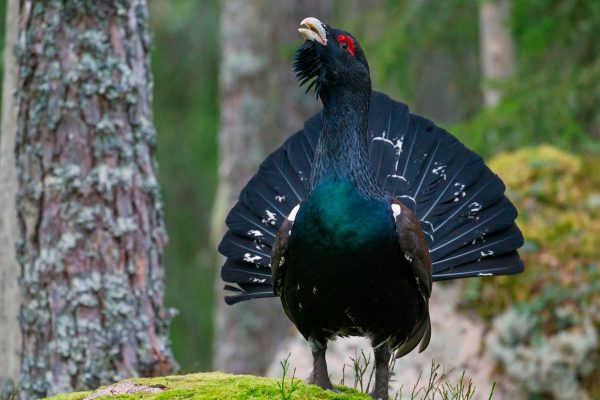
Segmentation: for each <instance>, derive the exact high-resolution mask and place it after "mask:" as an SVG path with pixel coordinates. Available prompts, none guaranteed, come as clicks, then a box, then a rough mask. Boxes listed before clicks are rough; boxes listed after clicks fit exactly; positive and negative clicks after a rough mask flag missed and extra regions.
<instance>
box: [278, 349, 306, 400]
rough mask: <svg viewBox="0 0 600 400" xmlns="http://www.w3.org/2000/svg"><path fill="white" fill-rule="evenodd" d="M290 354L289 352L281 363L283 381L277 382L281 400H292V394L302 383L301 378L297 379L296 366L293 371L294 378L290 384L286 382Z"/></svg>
mask: <svg viewBox="0 0 600 400" xmlns="http://www.w3.org/2000/svg"><path fill="white" fill-rule="evenodd" d="M290 355H291V353H289V354H288V355H287V357H286V358H285V360H283V361H281V362H280V365H281V381H278V382H277V387H278V388H279V395H280V398H281V400H290V399H291V398H292V394H294V392H295V391H296V390H297V389H298V385H299V384H300V379H295V377H296V368H294V372H293V373H292V380H291V382H290V384H289V385H287V384H286V382H285V379H286V377H287V373H288V370H289V368H290V363H289V360H290Z"/></svg>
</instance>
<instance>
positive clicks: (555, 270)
mask: <svg viewBox="0 0 600 400" xmlns="http://www.w3.org/2000/svg"><path fill="white" fill-rule="evenodd" d="M225 3H226V2H220V1H215V0H202V1H195V0H176V1H168V0H150V1H149V7H150V15H151V25H152V31H153V35H154V50H153V54H152V66H153V71H154V79H155V87H154V122H155V125H156V129H157V131H158V139H159V143H158V159H159V165H160V170H159V173H160V183H161V187H162V191H163V199H164V202H165V210H166V214H165V215H166V224H167V230H168V232H169V236H170V242H169V245H168V247H167V248H166V253H165V260H164V261H165V265H166V278H167V291H166V304H167V306H168V307H173V308H176V309H178V310H179V314H178V316H177V317H175V318H174V319H173V321H172V325H171V340H172V343H173V351H174V354H175V357H176V359H177V360H178V362H179V364H180V366H181V369H182V372H191V371H204V370H210V369H212V368H213V364H212V349H213V344H214V343H213V339H214V338H213V331H214V327H213V321H214V318H215V311H214V310H215V309H216V308H215V290H214V288H215V279H216V278H217V277H218V271H219V265H220V259H219V258H218V256H217V255H216V252H215V239H214V237H215V234H213V233H212V231H211V230H213V229H216V230H217V231H218V230H219V229H223V226H220V227H219V226H216V227H213V226H212V220H213V215H214V211H213V210H214V204H213V202H214V199H215V196H216V190H217V184H218V174H217V165H218V135H219V121H220V116H219V111H220V106H219V104H220V98H219V96H220V93H219V78H220V73H221V72H222V71H223V67H222V65H221V60H222V58H221V49H222V43H221V40H222V37H221V34H220V32H221V26H220V24H221V21H223V20H224V18H226V17H227V16H226V15H225V16H224V15H223V9H224V4H225ZM480 3H481V2H479V1H475V0H456V1H452V2H428V1H417V0H402V1H386V0H371V1H356V0H352V1H339V0H338V1H330V2H328V4H330V13H331V17H330V18H329V19H328V20H327V21H326V22H328V23H330V24H331V25H333V26H336V27H340V28H343V29H345V30H347V31H350V32H352V33H353V34H354V36H356V37H357V38H358V39H359V40H360V42H361V45H362V47H363V48H364V50H365V53H366V54H367V56H368V60H369V64H370V67H371V73H372V78H373V82H374V89H376V90H381V91H384V92H386V93H387V94H389V95H390V96H392V97H394V98H396V99H398V100H401V101H403V102H406V103H408V104H409V105H410V106H411V108H412V110H413V112H415V113H418V114H421V115H425V116H427V117H428V118H431V119H433V120H434V121H436V122H437V123H438V124H441V125H442V126H444V127H446V128H448V129H449V130H450V131H451V132H453V133H454V134H456V135H457V136H458V137H459V138H460V139H461V140H462V141H464V142H465V143H466V144H467V145H468V146H470V147H471V148H472V149H474V150H475V151H477V152H479V153H480V154H482V155H484V157H485V158H486V159H488V160H489V159H490V158H492V157H493V156H495V155H497V154H499V153H502V152H505V151H510V150H517V149H521V148H525V147H526V148H528V150H523V151H524V152H523V151H522V152H520V153H512V157H513V158H496V159H495V160H496V165H498V167H497V168H499V169H500V170H501V171H500V172H499V173H500V175H502V177H503V178H504V179H505V180H509V181H511V182H513V186H511V184H510V183H509V189H510V190H512V191H509V193H511V194H512V198H513V199H514V200H515V201H516V202H517V203H518V205H519V207H520V211H521V214H522V216H521V217H520V224H521V226H522V227H523V226H525V227H524V232H525V236H526V239H527V243H526V245H525V249H524V251H525V252H524V256H525V258H526V260H527V262H528V266H529V269H528V272H527V273H526V274H524V275H521V276H520V277H519V278H516V279H517V280H518V282H517V283H515V281H510V280H506V279H502V278H501V279H497V280H496V281H493V283H491V284H489V285H487V282H492V281H487V280H486V281H485V282H486V285H485V287H484V286H483V284H482V282H483V281H482V280H477V281H469V282H467V283H464V284H463V285H465V288H464V291H463V293H464V296H463V298H462V300H461V302H462V303H461V304H462V305H463V308H464V310H465V312H470V313H477V315H478V316H479V317H480V318H482V319H483V320H484V321H487V323H489V324H490V325H489V326H492V325H493V323H494V318H495V317H496V316H498V315H500V314H501V313H504V312H505V311H506V310H507V309H509V308H510V307H511V305H513V304H514V303H516V307H517V309H520V310H523V309H525V310H529V311H528V312H530V313H532V314H533V315H541V317H540V322H539V324H538V325H536V329H537V330H535V331H534V333H535V335H537V336H536V338H537V339H536V340H538V341H543V338H544V337H546V336H548V337H549V336H551V335H554V334H556V333H557V332H560V331H565V330H568V329H570V328H571V327H573V326H575V327H576V326H583V325H584V323H586V324H587V323H588V321H591V322H590V323H591V324H592V326H593V331H595V332H596V336H597V332H598V331H600V322H599V321H600V311H599V310H598V307H599V306H598V293H599V292H600V289H599V288H598V285H597V284H595V283H594V282H598V261H597V260H598V256H600V243H598V242H599V241H600V239H598V238H600V226H598V223H594V222H593V221H594V219H596V218H595V217H597V216H598V215H597V214H600V212H599V211H598V207H600V200H599V199H600V186H599V184H600V182H598V179H595V178H594V177H595V175H597V174H598V172H597V171H598V168H594V166H595V165H598V166H600V163H597V158H598V157H597V152H598V150H599V149H600V147H599V145H598V139H599V138H600V40H598V38H600V2H597V1H584V0H573V1H559V0H513V1H512V2H511V8H510V11H509V13H508V17H509V23H508V25H509V32H510V37H511V40H512V42H513V45H514V49H515V59H514V72H513V74H512V75H511V76H510V77H509V78H508V79H505V80H503V81H502V82H488V81H486V79H485V78H484V77H483V73H482V68H481V65H482V60H481V58H482V54H481V45H482V43H481V37H482V32H481V25H480V19H479V18H480V17H479V12H480V9H479V7H480ZM263 6H264V5H263ZM0 7H1V10H0V11H1V12H2V17H1V18H0V34H3V33H4V8H5V2H4V1H1V2H0ZM276 8H277V7H273V9H274V11H273V14H272V15H271V14H268V13H267V14H265V15H263V18H262V20H261V23H263V24H265V29H267V26H268V25H269V24H270V23H273V22H272V21H273V19H274V18H278V14H277V12H281V11H280V10H279V11H277V10H275V9H276ZM311 15H312V13H311V12H310V10H309V11H307V13H306V15H304V16H311ZM314 16H315V17H320V16H319V15H314ZM323 19H324V20H325V18H323ZM298 23H299V21H298ZM296 28H297V24H293V25H291V26H288V27H285V28H279V29H288V30H289V31H291V32H292V34H290V33H289V32H275V33H274V34H276V35H277V34H281V35H282V36H285V37H286V38H287V37H296V34H295V32H296ZM274 42H276V46H277V48H276V49H274V53H275V54H277V55H278V56H277V57H276V58H275V59H270V62H273V63H276V64H277V65H279V66H282V65H283V66H284V67H285V68H288V70H289V71H290V72H289V74H290V77H291V69H290V68H289V67H290V64H291V57H292V55H293V52H294V50H295V48H296V47H297V46H298V45H300V43H301V40H300V38H299V37H297V38H295V39H289V40H288V39H286V40H280V41H274ZM0 43H3V40H2V41H0ZM269 45H273V44H269V43H268V42H265V43H264V46H269ZM267 50H268V49H266V48H265V50H264V51H265V52H267ZM256 51H260V49H257V50H256ZM269 51H271V52H273V49H269ZM483 88H487V89H488V90H489V89H490V88H492V89H496V90H498V91H501V92H502V93H503V96H502V100H500V102H499V103H498V104H497V105H495V106H494V107H489V106H488V107H486V105H485V101H484V90H483ZM309 97H310V98H309ZM306 98H307V99H305V100H304V101H312V97H311V96H306ZM267 112H272V113H278V114H281V113H282V115H285V113H286V110H285V109H276V108H274V109H272V110H267ZM299 127H300V126H298V128H299ZM291 133H293V131H289V132H280V133H278V135H280V137H284V136H285V135H287V134H291ZM543 143H547V144H551V145H553V146H555V147H556V148H559V149H561V151H562V152H560V151H558V150H557V149H553V148H541V149H542V150H540V148H532V147H531V146H534V145H538V144H543ZM276 145H277V143H276V142H275V141H273V142H272V143H268V144H267V145H266V146H265V149H264V151H265V152H266V151H269V149H272V148H274V147H275V146H276ZM233 156H234V157H235V156H236V155H233ZM502 157H508V156H502ZM528 168H529V169H528ZM524 171H525V172H524ZM526 171H529V172H530V173H529V175H527V174H526ZM523 174H525V175H526V176H523ZM511 179H512V180H511ZM540 210H541V211H540ZM535 213H538V214H539V215H542V216H544V218H545V221H546V223H548V224H549V225H543V223H542V222H543V221H540V220H539V219H537V220H536V219H535V218H529V216H530V215H533V214H535ZM553 218H556V219H553ZM597 245H598V246H597ZM581 293H583V294H581ZM578 294H581V296H580V297H577V296H578ZM490 304H493V305H490ZM519 307H520V308H519ZM527 307H530V309H528V308H527ZM549 309H550V310H563V311H564V312H563V314H564V313H566V315H567V317H564V318H563V317H560V315H563V314H560V312H557V313H553V312H552V311H550V314H551V315H548V316H544V315H543V314H544V313H543V311H544V310H546V312H548V310H549ZM555 314H556V315H555ZM558 314H560V315H558ZM557 315H558V316H557ZM582 316H585V318H584V317H582ZM580 317H581V318H580ZM585 332H587V331H585ZM535 335H534V336H535ZM588 336H589V335H588ZM597 342H598V339H597V337H596V344H595V345H594V346H595V347H593V348H594V350H593V357H598V354H600V350H599V349H600V345H599V344H598V343H597ZM499 359H502V357H501V356H499ZM597 365H599V364H596V367H595V369H593V368H592V372H586V373H585V374H584V373H582V374H583V375H581V374H580V375H581V379H580V383H581V384H582V385H584V386H585V387H586V388H588V389H589V390H590V391H592V392H593V391H594V390H595V391H596V392H593V393H598V392H599V391H600V389H599V388H598V384H593V383H590V382H594V381H598V380H600V371H599V370H600V368H598V367H597ZM596 378H598V379H596ZM594 385H595V386H594ZM592 396H593V394H592ZM540 398H541V397H540Z"/></svg>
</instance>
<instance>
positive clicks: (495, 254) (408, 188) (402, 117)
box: [369, 93, 523, 280]
mask: <svg viewBox="0 0 600 400" xmlns="http://www.w3.org/2000/svg"><path fill="white" fill-rule="evenodd" d="M371 109H372V112H371V114H370V118H369V132H370V135H371V144H370V151H369V153H370V155H371V165H372V167H373V171H374V172H375V173H376V177H377V179H378V180H379V182H380V183H381V184H382V185H383V186H384V187H385V188H386V190H387V191H388V193H390V194H391V195H393V196H395V197H397V198H399V199H400V200H401V201H402V202H403V203H404V204H406V205H407V206H408V207H410V208H411V209H412V210H413V211H414V213H415V215H416V216H417V218H418V219H419V221H420V222H421V227H422V228H423V231H424V232H425V236H426V238H427V241H428V244H429V251H430V254H431V259H432V264H433V265H432V267H433V278H434V280H442V279H454V278H464V277H469V276H486V275H507V274H515V273H518V272H521V271H522V270H523V263H522V262H521V260H520V258H519V257H518V254H517V253H516V250H517V249H518V248H519V247H521V246H522V245H523V236H522V234H521V232H520V231H519V229H518V228H517V226H516V224H515V222H514V220H515V218H516V217H517V210H516V209H515V207H514V206H513V205H512V203H511V202H510V201H509V200H508V198H506V196H505V195H504V190H505V186H504V183H502V181H501V180H500V178H499V177H498V176H496V175H495V174H494V173H493V172H492V171H490V169H489V168H488V167H487V166H486V165H485V163H484V162H483V160H482V159H481V157H479V156H478V155H477V154H475V153H474V152H472V151H470V150H469V149H467V148H466V147H465V146H464V145H463V144H462V143H461V142H460V141H459V140H458V139H456V138H455V137H454V136H452V135H450V134H449V133H448V132H446V131H445V130H443V129H442V128H439V127H437V126H436V125H434V124H433V123H432V122H431V121H429V120H427V119H425V118H422V117H419V116H416V115H413V114H410V112H409V110H408V107H406V106H405V105H404V104H401V103H398V102H395V101H393V100H391V99H390V98H389V97H387V96H385V95H383V94H380V93H374V94H373V98H372V101H371Z"/></svg>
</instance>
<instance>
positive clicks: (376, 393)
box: [369, 389, 389, 400]
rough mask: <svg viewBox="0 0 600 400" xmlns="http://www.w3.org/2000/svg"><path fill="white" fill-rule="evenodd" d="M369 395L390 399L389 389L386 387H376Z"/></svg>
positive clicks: (384, 399)
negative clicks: (383, 388)
mask: <svg viewBox="0 0 600 400" xmlns="http://www.w3.org/2000/svg"><path fill="white" fill-rule="evenodd" d="M369 396H371V398H372V399H373V400H388V399H389V395H388V391H387V389H385V390H377V389H375V390H373V391H372V392H371V393H369Z"/></svg>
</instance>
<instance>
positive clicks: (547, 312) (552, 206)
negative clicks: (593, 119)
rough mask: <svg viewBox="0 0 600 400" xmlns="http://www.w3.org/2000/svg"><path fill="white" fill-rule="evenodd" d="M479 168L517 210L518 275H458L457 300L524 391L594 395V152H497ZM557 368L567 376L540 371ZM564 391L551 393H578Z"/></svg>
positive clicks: (597, 312) (599, 349) (597, 259)
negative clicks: (482, 324) (500, 183)
mask: <svg viewBox="0 0 600 400" xmlns="http://www.w3.org/2000/svg"><path fill="white" fill-rule="evenodd" d="M489 164H490V168H491V169H492V170H493V171H494V172H496V173H497V174H498V175H499V176H500V177H501V178H502V179H503V180H504V182H505V183H506V186H507V190H506V192H507V195H508V196H509V198H510V199H511V200H512V201H514V203H515V205H516V207H517V209H518V211H519V217H518V218H517V224H518V225H519V227H520V228H521V230H522V231H523V235H524V237H525V245H524V246H523V249H522V250H521V252H520V253H521V257H522V258H523V260H524V262H525V272H524V273H523V274H521V275H518V276H503V277H494V278H491V279H476V280H468V281H466V282H465V285H466V288H465V291H464V296H463V305H464V306H465V308H468V309H470V310H476V311H477V312H478V313H479V314H480V315H481V316H482V317H483V318H484V319H486V320H487V321H490V322H493V328H492V330H493V331H494V332H495V333H496V334H497V336H498V338H497V340H496V341H495V342H493V341H491V342H490V343H491V344H490V347H491V349H492V351H493V352H494V354H495V355H496V356H497V358H498V359H499V361H500V363H501V365H503V367H504V369H505V370H506V372H507V373H509V375H510V374H512V376H513V377H515V378H517V380H522V383H523V384H524V385H525V386H526V387H527V388H528V390H529V391H531V392H535V393H545V392H548V393H553V394H554V395H556V396H558V394H557V393H563V392H564V390H563V389H564V388H565V387H566V388H570V389H572V390H575V391H576V392H577V393H581V392H580V390H581V388H584V389H585V390H586V391H588V393H597V391H598V390H600V384H599V383H598V382H599V381H598V380H597V376H598V374H599V373H600V368H599V367H598V365H600V364H598V359H600V341H599V340H598V337H600V308H598V304H600V268H599V264H600V207H599V204H600V174H598V171H599V170H600V157H599V156H597V155H596V156H593V155H584V156H578V155H574V154H570V153H567V152H564V151H562V150H559V149H557V148H555V147H552V146H547V145H543V146H538V147H531V148H526V149H521V150H518V151H515V152H510V153H505V154H501V155H498V156H496V157H495V158H493V159H492V160H491V161H490V163H489ZM507 309H508V310H507ZM584 361H585V362H584ZM588 364H589V366H588ZM565 366H566V367H568V368H567V370H568V371H570V372H569V373H570V375H569V374H568V373H567V372H564V373H559V374H558V375H559V376H551V375H549V373H548V372H547V371H561V368H565ZM523 371H529V372H528V373H524V372H523ZM559 378H560V379H559ZM567 378H568V379H567ZM569 379H570V380H569ZM567 381H568V382H567ZM564 382H567V383H566V384H562V383H564ZM576 382H579V383H576ZM561 385H562V387H559V386H561ZM579 385H581V388H580V387H579ZM569 393H570V392H569ZM563 394H564V393H563ZM569 396H571V397H560V396H559V397H556V398H580V397H579V396H575V397H572V394H571V395H569Z"/></svg>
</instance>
